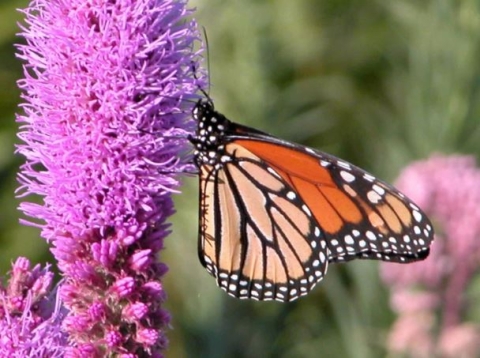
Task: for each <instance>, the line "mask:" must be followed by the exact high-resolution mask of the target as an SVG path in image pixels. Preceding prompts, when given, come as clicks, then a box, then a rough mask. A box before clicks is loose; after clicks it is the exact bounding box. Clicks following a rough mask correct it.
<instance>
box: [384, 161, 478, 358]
mask: <svg viewBox="0 0 480 358" xmlns="http://www.w3.org/2000/svg"><path fill="white" fill-rule="evenodd" d="M397 186H398V188H399V189H400V190H402V191H403V192H404V193H405V194H406V195H408V196H409V197H410V198H412V200H414V201H415V202H416V203H417V204H418V205H419V206H420V207H421V208H422V209H423V210H424V211H425V212H426V213H427V214H428V216H429V217H430V218H431V219H432V221H433V222H434V225H435V226H436V232H437V235H436V237H435V242H434V243H433V245H432V247H431V254H430V256H429V257H428V258H427V259H426V260H425V261H422V262H418V263H414V264H410V265H408V266H403V265H392V264H390V265H388V264H383V265H382V272H381V273H382V277H383V280H384V281H385V282H386V283H387V284H388V285H389V286H390V288H391V291H392V295H391V305H392V308H393V309H394V311H395V312H396V313H397V314H398V315H399V317H398V319H397V321H396V322H395V324H394V326H393V329H392V331H391V333H390V339H389V348H390V349H391V350H392V351H397V352H403V353H408V354H409V356H412V357H431V356H435V355H437V356H442V357H473V356H476V354H477V353H478V351H479V350H480V325H478V324H475V323H472V322H468V314H469V310H468V308H469V305H468V294H467V289H468V288H469V285H470V283H471V282H472V280H473V278H474V275H475V274H476V273H477V272H478V271H479V269H480V205H479V203H480V169H479V168H478V167H477V166H476V164H475V159H474V158H473V157H469V156H450V157H443V156H434V157H432V158H430V159H428V160H425V161H421V162H416V163H414V164H412V165H410V166H409V167H408V168H406V169H405V170H404V171H403V173H402V174H401V176H400V178H399V179H398V181H397Z"/></svg>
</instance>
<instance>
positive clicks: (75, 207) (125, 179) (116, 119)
mask: <svg viewBox="0 0 480 358" xmlns="http://www.w3.org/2000/svg"><path fill="white" fill-rule="evenodd" d="M24 13H25V16H26V20H25V23H26V24H25V25H24V26H23V28H22V33H21V35H22V36H23V37H24V38H25V40H26V44H25V45H21V46H19V57H20V58H21V59H23V60H24V61H25V66H24V67H25V79H23V80H21V81H19V86H20V87H21V89H22V90H23V91H24V95H23V98H24V100H25V103H24V104H23V105H22V108H23V110H24V114H23V115H20V116H18V121H19V122H20V123H21V132H20V134H19V137H20V138H21V140H22V141H23V144H21V145H20V146H19V147H18V152H19V153H21V154H22V155H24V156H25V157H26V159H27V161H26V163H25V164H24V165H23V166H22V168H21V173H20V175H19V177H20V182H21V187H20V189H19V193H20V195H23V196H25V195H29V194H37V195H41V196H42V198H43V204H42V205H39V204H35V203H32V202H24V203H22V204H21V206H20V209H21V210H22V211H23V212H24V213H25V214H26V215H28V216H30V217H31V218H33V219H32V222H31V223H30V224H33V225H37V226H39V227H40V228H41V234H42V236H43V237H44V238H45V239H46V240H48V241H49V242H51V243H52V245H53V249H52V251H53V253H54V255H55V258H56V259H57V260H58V266H59V268H60V269H61V271H62V273H63V275H64V278H65V280H64V281H65V283H64V284H63V285H62V288H61V297H62V300H63V301H64V304H65V306H66V308H67V309H68V311H69V313H68V316H67V317H66V318H65V320H64V322H63V328H64V329H65V330H66V331H67V332H68V334H69V342H71V343H72V346H71V347H70V349H68V350H67V351H66V353H65V354H66V356H70V357H75V356H82V357H86V356H91V357H95V356H107V355H119V356H125V357H129V356H132V357H133V356H145V355H150V356H157V355H158V354H160V353H159V352H160V351H161V350H162V349H164V348H165V346H166V344H167V340H166V337H165V333H164V331H165V327H166V326H167V325H168V322H169V315H168V313H167V312H165V311H164V310H163V308H162V302H163V301H164V300H165V296H166V295H165V292H164V290H163V286H162V283H161V281H160V279H161V277H162V276H163V275H164V274H165V273H166V271H167V267H166V266H165V265H164V264H162V263H157V262H156V256H157V254H158V252H159V250H161V249H162V248H163V240H164V238H165V236H166V235H167V234H168V232H169V231H168V224H166V219H167V218H168V217H169V216H170V215H171V214H172V213H173V211H174V209H173V204H172V199H171V193H172V192H173V191H174V190H175V188H176V187H177V186H178V184H179V183H178V181H177V180H176V179H175V177H174V173H178V172H182V171H184V170H186V169H188V166H189V164H188V161H187V160H186V159H187V157H186V156H185V155H184V153H185V149H186V145H187V142H186V139H185V138H186V133H188V132H189V130H190V128H191V123H190V122H189V118H190V111H189V110H188V108H187V107H191V106H192V102H193V101H194V99H195V98H196V97H195V96H196V95H195V92H196V91H197V90H198V88H203V87H204V86H205V79H204V78H205V76H204V74H203V73H202V72H201V71H200V72H199V71H198V70H197V69H198V67H199V62H200V60H201V57H200V55H201V51H200V50H195V49H194V44H195V42H196V41H197V40H198V39H199V38H200V36H199V33H198V32H197V28H196V24H195V23H194V22H193V21H191V20H188V19H187V16H188V15H189V14H190V13H191V12H190V11H189V10H187V9H186V2H185V1H184V0H165V1H161V0H145V1H136V0H125V1H89V0H88V1H85V0H71V1H67V2H65V1H62V0H33V1H32V2H31V4H30V6H29V7H28V8H27V9H26V10H24Z"/></svg>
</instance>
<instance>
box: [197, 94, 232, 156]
mask: <svg viewBox="0 0 480 358" xmlns="http://www.w3.org/2000/svg"><path fill="white" fill-rule="evenodd" d="M192 116H193V119H195V121H196V122H197V130H196V132H195V136H192V137H191V138H190V141H191V142H192V144H193V145H194V146H195V152H194V158H195V162H196V163H197V164H199V165H200V164H210V165H215V164H218V163H221V162H222V157H225V156H224V152H225V132H226V130H227V129H228V127H229V125H230V122H229V121H228V119H227V118H225V116H223V115H222V114H220V113H218V112H217V111H215V108H214V106H213V102H212V101H211V100H210V99H208V100H205V99H201V100H199V101H198V102H197V104H196V105H195V107H193V110H192ZM224 159H225V158H224Z"/></svg>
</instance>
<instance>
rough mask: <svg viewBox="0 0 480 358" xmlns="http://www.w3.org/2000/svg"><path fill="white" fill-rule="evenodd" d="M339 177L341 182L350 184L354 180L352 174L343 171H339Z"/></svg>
mask: <svg viewBox="0 0 480 358" xmlns="http://www.w3.org/2000/svg"><path fill="white" fill-rule="evenodd" d="M340 176H341V177H342V179H343V180H345V181H346V182H347V183H351V182H352V181H354V180H355V176H354V175H353V174H352V173H349V172H346V171H345V170H341V171H340Z"/></svg>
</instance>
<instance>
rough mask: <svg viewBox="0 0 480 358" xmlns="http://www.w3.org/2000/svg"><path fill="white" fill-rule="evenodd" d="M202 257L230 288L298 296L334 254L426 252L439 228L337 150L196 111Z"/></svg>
mask: <svg viewBox="0 0 480 358" xmlns="http://www.w3.org/2000/svg"><path fill="white" fill-rule="evenodd" d="M193 117H194V119H195V120H196V121H197V130H196V134H195V136H194V137H192V138H191V139H190V140H191V142H192V143H193V145H194V147H195V152H194V162H195V164H196V166H197V167H198V169H199V172H200V198H199V200H200V225H199V246H198V251H199V257H200V261H201V262H202V264H203V265H204V266H205V267H206V269H207V271H208V272H209V273H210V274H211V275H213V276H214V277H215V278H216V279H217V284H218V285H219V286H220V287H221V288H222V289H223V290H225V291H226V292H227V293H228V294H230V295H232V296H235V297H239V298H251V299H256V300H277V301H292V300H294V299H296V298H298V297H299V296H303V295H305V294H307V293H308V292H309V291H310V290H311V289H312V288H313V287H314V286H315V285H316V283H318V282H319V281H320V280H321V279H322V278H323V277H324V275H325V273H326V271H327V267H328V264H329V263H332V262H342V261H348V260H352V259H356V258H360V259H362V258H363V259H380V260H385V261H393V262H400V263H406V262H411V261H417V260H421V259H424V258H425V257H427V256H428V253H429V245H430V243H431V242H432V240H433V228H432V225H431V223H430V222H429V220H428V218H427V217H426V216H425V214H423V213H422V212H421V210H420V209H419V208H418V207H417V206H416V205H415V204H413V203H412V202H411V201H410V200H409V199H407V198H406V197H405V196H404V195H403V194H401V193H399V192H398V191H397V190H396V189H394V188H393V187H391V186H389V185H388V184H386V183H384V182H382V181H380V180H378V179H376V178H375V177H373V176H372V175H370V174H368V173H366V172H365V171H363V170H362V169H360V168H358V167H356V166H354V165H352V164H350V163H347V162H345V161H343V160H340V159H338V158H336V157H334V156H332V155H329V154H326V153H323V152H320V151H317V150H314V149H311V148H307V147H304V146H301V145H298V144H294V143H290V142H287V141H284V140H281V139H279V138H276V137H273V136H270V135H268V134H266V133H263V132H260V131H258V130H255V129H252V128H249V127H246V126H242V125H239V124H236V123H234V122H231V121H229V120H228V119H227V118H226V117H225V116H224V115H222V114H220V113H218V112H217V111H215V109H214V107H213V104H212V102H211V101H210V100H200V101H199V102H198V103H197V105H196V106H195V108H194V110H193Z"/></svg>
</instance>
